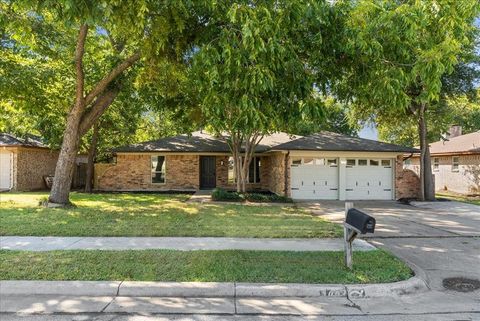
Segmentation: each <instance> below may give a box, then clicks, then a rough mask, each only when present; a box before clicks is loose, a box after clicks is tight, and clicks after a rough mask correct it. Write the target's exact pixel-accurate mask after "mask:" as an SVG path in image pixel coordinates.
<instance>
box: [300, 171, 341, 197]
mask: <svg viewBox="0 0 480 321" xmlns="http://www.w3.org/2000/svg"><path fill="white" fill-rule="evenodd" d="M325 164H326V162H325ZM291 186H292V198H294V199H304V200H307V199H311V200H315V199H338V168H337V167H334V166H328V165H317V164H311V163H309V164H302V165H297V166H295V167H292V172H291Z"/></svg>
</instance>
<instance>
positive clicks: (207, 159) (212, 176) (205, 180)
mask: <svg viewBox="0 0 480 321" xmlns="http://www.w3.org/2000/svg"><path fill="white" fill-rule="evenodd" d="M216 181H217V176H216V166H215V156H200V188H204V189H209V188H215V186H216V185H217V182H216Z"/></svg>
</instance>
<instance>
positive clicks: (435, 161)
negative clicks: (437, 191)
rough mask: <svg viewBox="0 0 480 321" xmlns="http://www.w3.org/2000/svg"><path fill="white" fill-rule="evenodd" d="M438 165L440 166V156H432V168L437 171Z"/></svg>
mask: <svg viewBox="0 0 480 321" xmlns="http://www.w3.org/2000/svg"><path fill="white" fill-rule="evenodd" d="M439 167H440V158H438V157H434V158H433V170H434V171H436V172H438V170H439Z"/></svg>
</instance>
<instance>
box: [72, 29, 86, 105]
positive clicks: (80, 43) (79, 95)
mask: <svg viewBox="0 0 480 321" xmlns="http://www.w3.org/2000/svg"><path fill="white" fill-rule="evenodd" d="M87 33H88V25H87V24H83V25H82V26H81V27H80V32H79V33H78V39H77V47H76V48H75V72H76V82H77V86H76V96H75V99H76V101H75V108H77V109H80V110H82V107H84V97H83V91H84V88H85V73H84V71H83V55H84V54H85V40H86V38H87Z"/></svg>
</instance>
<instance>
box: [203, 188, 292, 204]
mask: <svg viewBox="0 0 480 321" xmlns="http://www.w3.org/2000/svg"><path fill="white" fill-rule="evenodd" d="M212 200H214V201H228V202H243V201H245V200H247V201H249V202H258V203H270V202H271V203H291V202H292V200H291V199H290V198H288V197H285V196H280V195H277V194H273V193H245V194H241V193H237V192H235V191H227V190H224V189H223V188H216V189H214V190H213V192H212Z"/></svg>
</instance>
